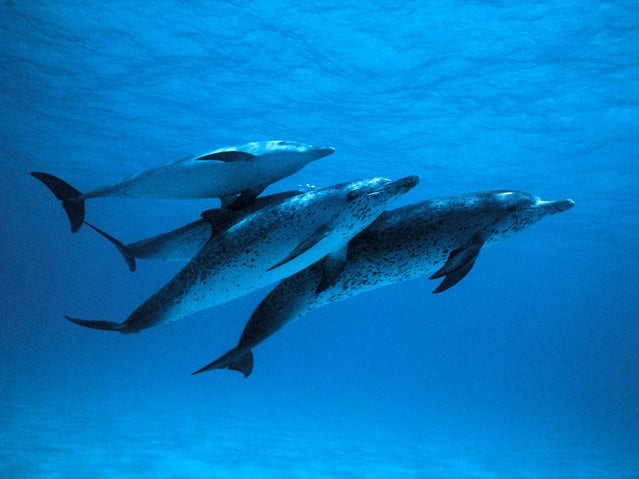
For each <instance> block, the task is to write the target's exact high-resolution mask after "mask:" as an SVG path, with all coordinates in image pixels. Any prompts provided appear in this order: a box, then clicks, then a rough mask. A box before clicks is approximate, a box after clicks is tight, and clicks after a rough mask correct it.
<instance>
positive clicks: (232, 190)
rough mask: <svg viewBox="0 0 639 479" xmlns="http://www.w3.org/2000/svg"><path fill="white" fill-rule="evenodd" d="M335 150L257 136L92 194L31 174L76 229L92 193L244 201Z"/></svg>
mask: <svg viewBox="0 0 639 479" xmlns="http://www.w3.org/2000/svg"><path fill="white" fill-rule="evenodd" d="M334 151H335V149H334V148H332V147H321V148H316V147H314V146H311V145H306V144H304V143H295V142H291V141H256V142H252V143H247V144H245V145H240V146H232V147H228V148H221V149H218V150H215V151H212V152H210V153H207V154H205V155H200V156H196V157H191V158H187V159H185V160H180V161H176V162H173V163H169V164H166V165H163V166H159V167H156V168H151V169H148V170H144V171H141V172H139V173H136V174H134V175H132V176H129V177H127V178H125V179H124V180H122V181H121V182H119V183H115V184H112V185H107V186H103V187H101V188H98V189H96V190H93V191H91V192H89V193H81V192H80V191H78V190H77V189H75V188H74V187H73V186H71V185H69V184H68V183H66V182H65V181H63V180H61V179H60V178H57V177H55V176H53V175H50V174H48V173H42V172H38V171H33V172H31V175H33V176H34V177H35V178H37V179H38V180H40V181H42V182H43V183H44V184H45V185H46V186H47V187H48V188H49V189H50V190H51V191H52V192H53V194H54V195H55V196H56V198H57V199H59V200H60V201H61V202H62V206H63V207H64V210H65V211H66V213H67V216H68V217H69V221H70V222H71V231H72V232H74V233H75V232H76V231H78V230H79V229H80V227H81V226H82V223H83V222H84V210H85V208H84V202H85V200H87V199H89V198H101V197H121V198H149V199H198V198H216V197H219V198H220V199H221V200H222V203H223V206H226V205H227V204H231V203H232V202H233V203H234V204H235V205H236V206H241V205H245V204H248V203H250V202H251V201H252V200H254V199H255V198H256V197H257V196H258V195H259V194H260V193H261V192H262V191H264V189H265V188H266V187H267V186H269V185H270V184H271V183H274V182H276V181H278V180H281V179H282V178H285V177H287V176H290V175H292V174H293V173H295V172H297V171H299V170H300V169H302V168H303V167H304V166H305V165H306V164H308V163H310V162H311V161H313V160H317V159H318V158H322V157H324V156H327V155H330V154H332V153H333V152H334ZM236 195H240V196H239V197H236Z"/></svg>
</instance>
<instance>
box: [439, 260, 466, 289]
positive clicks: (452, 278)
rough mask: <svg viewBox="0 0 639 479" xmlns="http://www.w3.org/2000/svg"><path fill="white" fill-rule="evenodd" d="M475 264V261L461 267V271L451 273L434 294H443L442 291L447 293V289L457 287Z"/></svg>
mask: <svg viewBox="0 0 639 479" xmlns="http://www.w3.org/2000/svg"><path fill="white" fill-rule="evenodd" d="M474 264H475V261H474V260H473V261H472V262H470V263H466V264H465V265H463V266H461V267H460V268H459V269H456V270H455V271H451V272H450V273H448V274H447V275H446V277H445V278H444V281H442V282H441V283H440V284H439V286H437V288H435V290H434V291H433V293H441V292H442V291H446V290H447V289H449V288H452V287H453V286H455V285H456V284H457V283H459V282H460V281H461V280H462V279H464V276H466V275H467V274H468V272H469V271H470V270H471V269H472V267H473V265H474Z"/></svg>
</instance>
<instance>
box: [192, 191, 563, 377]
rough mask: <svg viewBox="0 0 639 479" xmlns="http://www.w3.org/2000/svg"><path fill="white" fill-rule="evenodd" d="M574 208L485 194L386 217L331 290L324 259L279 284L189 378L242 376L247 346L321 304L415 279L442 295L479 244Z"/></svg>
mask: <svg viewBox="0 0 639 479" xmlns="http://www.w3.org/2000/svg"><path fill="white" fill-rule="evenodd" d="M573 206H574V202H573V201H572V200H569V199H566V200H561V201H542V200H541V199H539V198H538V197H537V196H534V195H531V194H528V193H522V192H517V191H490V192H482V193H473V194H467V195H461V196H453V197H449V198H439V199H434V200H428V201H424V202H421V203H418V204H414V205H410V206H405V207H403V208H399V209H396V210H393V211H388V212H385V213H384V214H382V215H381V216H380V217H379V218H378V219H377V220H375V222H374V223H372V224H371V225H370V226H369V227H368V228H366V229H365V230H363V231H362V232H361V233H360V234H358V235H357V236H356V237H354V238H353V239H352V240H351V241H350V242H349V244H348V251H347V253H346V258H345V265H343V267H342V268H341V272H340V274H339V276H338V277H337V278H336V279H335V280H334V281H333V282H332V283H331V285H330V287H328V288H324V289H323V290H321V291H320V290H318V286H319V285H320V284H321V282H322V270H323V269H324V267H325V266H324V264H323V263H324V261H326V260H323V261H320V262H318V263H315V264H313V265H312V266H309V267H308V268H306V269H304V270H302V271H300V272H299V273H297V274H295V275H293V276H291V277H289V278H287V279H285V280H283V281H282V282H281V283H280V284H279V285H278V286H277V287H276V288H275V289H274V290H273V291H272V292H271V293H270V294H269V295H268V296H266V298H265V299H264V300H263V301H262V302H261V303H260V305H259V306H258V307H257V309H256V310H255V312H254V313H253V315H252V316H251V318H250V319H249V321H248V323H247V325H246V327H245V328H244V332H243V333H242V336H241V339H240V341H239V344H238V345H237V346H236V347H235V348H234V349H232V350H231V351H229V352H228V353H226V354H225V355H223V356H222V357H221V358H219V359H217V360H216V361H213V362H212V363H210V364H209V365H207V366H205V367H203V368H201V369H199V370H198V371H196V372H194V373H193V374H198V373H202V372H204V371H209V370H212V369H225V368H226V369H231V370H236V371H240V372H241V373H242V374H244V377H248V376H249V374H251V371H252V369H253V353H252V348H254V347H255V346H256V345H258V344H259V343H261V342H262V341H264V340H265V339H266V338H268V337H269V336H270V335H272V334H273V333H275V332H276V331H278V330H279V329H281V328H282V327H284V326H285V325H287V324H288V323H290V322H292V321H294V320H296V319H299V318H301V317H303V316H304V315H306V314H308V313H309V312H310V311H312V310H314V309H316V308H319V307H321V306H323V305H325V304H327V303H333V302H336V301H342V300H344V299H347V298H349V297H351V296H355V295H358V294H361V293H364V292H366V291H370V290H372V289H376V288H379V287H382V286H386V285H389V284H393V283H398V282H401V281H406V280H409V279H414V278H420V277H422V276H428V277H429V278H430V279H441V278H443V280H442V282H441V283H440V284H439V286H437V288H436V289H435V290H434V291H433V292H434V293H441V292H442V291H445V290H447V289H448V288H451V287H452V286H454V285H456V284H457V283H458V282H459V281H461V280H462V279H463V278H464V277H465V276H466V275H467V274H468V272H469V271H470V270H471V268H472V267H473V265H474V264H475V261H476V260H477V256H478V255H479V252H480V250H481V249H482V247H484V246H485V245H488V244H491V243H495V242H497V241H501V240H502V239H505V238H508V237H510V236H512V235H513V234H515V233H517V232H518V231H521V230H523V229H524V228H527V227H528V226H530V225H532V224H534V223H536V222H537V221H539V220H541V219H542V218H544V217H545V216H548V215H552V214H555V213H560V212H562V211H566V210H568V209H570V208H572V207H573Z"/></svg>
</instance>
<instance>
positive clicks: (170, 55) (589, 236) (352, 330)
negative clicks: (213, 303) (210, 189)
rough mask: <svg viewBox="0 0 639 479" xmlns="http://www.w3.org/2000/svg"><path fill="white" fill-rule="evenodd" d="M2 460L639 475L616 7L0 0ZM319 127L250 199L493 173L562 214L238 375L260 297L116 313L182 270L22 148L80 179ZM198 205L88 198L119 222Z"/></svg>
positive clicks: (490, 183)
mask: <svg viewBox="0 0 639 479" xmlns="http://www.w3.org/2000/svg"><path fill="white" fill-rule="evenodd" d="M0 82H1V83H0V85H1V88H0V106H1V108H0V157H1V163H0V174H1V176H2V189H1V193H0V197H1V199H2V200H1V201H2V215H3V217H2V226H1V231H2V234H1V236H0V241H1V243H0V258H1V263H0V264H1V269H2V281H1V282H0V298H1V300H0V301H1V302H0V305H1V308H2V309H1V316H0V317H1V319H0V320H1V322H2V324H1V327H0V477H3V478H5V477H6V478H84V477H86V478H113V477H122V478H146V477H155V478H241V477H256V478H276V477H277V478H279V477H288V478H395V477H397V478H442V477H446V478H482V479H483V478H603V477H606V478H615V479H617V478H624V479H629V478H639V294H638V293H637V291H638V289H639V279H638V278H639V276H638V275H637V271H639V240H638V236H639V206H638V200H637V197H638V195H639V3H637V2H636V1H634V0H617V1H604V0H600V1H595V0H586V1H575V0H562V1H549V2H538V1H532V0H524V1H517V2H507V1H500V0H492V1H491V0H486V1H439V0H436V1H431V2H420V1H406V2H389V1H381V0H380V1H360V2H335V1H331V0H325V1H319V2H308V3H306V2H299V1H289V0H268V1H266V0H265V1H246V2H241V1H227V2H225V1H194V2H187V1H180V0H167V1H164V2H122V1H118V0H115V1H108V2H107V1H104V0H91V1H88V0H86V1H79V0H72V1H65V0H61V1H21V0H3V1H2V3H1V5H0ZM271 139H283V140H291V141H300V142H305V143H310V144H314V145H332V146H334V147H335V148H336V152H335V154H333V155H331V156H329V157H326V158H323V159H321V160H318V161H315V162H313V163H311V164H309V165H308V166H307V167H305V168H304V169H303V170H301V171H300V172H298V173H296V174H295V175H293V176H291V177H289V178H286V179H285V180H283V181H281V182H280V183H277V184H275V185H273V186H271V187H270V188H269V189H268V190H267V192H276V191H280V190H287V189H291V188H295V187H296V186H297V185H305V184H313V185H318V186H327V185H331V184H334V183H339V182H344V181H350V180H354V179H358V178H362V177H370V176H386V177H389V178H393V179H396V178H399V177H401V176H405V175H410V174H419V175H421V182H420V184H419V185H418V186H417V187H416V188H414V189H413V190H412V191H411V192H410V193H408V194H407V195H405V196H404V197H403V198H401V199H400V200H399V201H398V202H397V203H395V205H394V206H400V205H404V204H409V203H414V202H418V201H422V200H425V199H428V198H435V197H440V196H449V195H456V194H461V193H467V192H473V191H483V190H492V189H516V190H522V191H528V192H530V193H534V194H535V195H539V196H540V197H541V198H543V199H547V200H553V199H562V198H572V199H574V200H575V202H576V206H575V207H574V208H573V209H572V210H570V211H567V212H565V213H562V214H559V215H555V216H552V217H548V218H546V219H544V220H542V221H541V222H539V223H538V224H536V225H533V226H532V227H530V228H529V229H527V230H525V231H523V232H520V233H518V234H517V235H515V236H514V237H512V238H509V239H507V240H505V241H503V242H500V243H497V244H495V245H494V246H491V247H489V248H486V249H485V250H483V251H482V253H481V255H480V257H479V259H478V261H477V263H476V265H475V267H474V268H473V270H472V271H471V273H470V274H469V275H468V277H466V278H465V279H464V280H463V281H462V282H461V283H460V284H459V285H457V286H455V287H454V288H452V289H450V290H449V291H446V292H445V293H442V294H440V295H433V294H431V291H432V290H433V289H434V288H435V286H436V283H435V282H433V281H430V280H428V279H427V278H421V279H417V280H412V281H409V282H405V283H401V284H395V285H392V286H388V287H385V288H382V289H378V290H375V291H372V292H369V293H366V294H362V295H360V296H356V297H354V298H351V299H349V300H347V301H343V302H339V303H334V304H330V305H328V306H326V307H323V308H320V309H317V310H315V311H313V312H312V313H311V314H309V315H308V316H306V317H305V318H303V319H302V320H300V321H297V322H295V323H293V324H292V325H290V326H288V327H286V328H284V329H283V330H282V331H280V332H278V333H277V334H275V335H274V336H273V337H271V338H270V339H268V340H267V341H265V342H264V343H263V344H261V345H259V346H258V347H257V348H256V349H255V351H254V354H255V369H254V371H253V374H252V375H251V376H250V377H249V378H247V379H244V378H243V377H242V375H241V374H239V373H237V372H233V371H227V370H216V371H212V372H207V373H206V374H202V375H198V376H191V375H190V373H191V372H192V371H194V370H195V369H198V368H200V367H202V366H203V365H205V364H207V363H208V362H210V361H212V360H213V359H215V358H216V357H218V356H219V355H221V354H223V353H224V352H226V351H227V350H228V349H230V348H231V347H233V346H234V345H235V344H236V343H237V340H238V338H239V336H240V334H241V332H242V330H243V328H244V325H245V323H246V321H247V319H248V318H249V317H250V315H251V313H252V311H253V309H254V308H255V307H256V305H257V304H258V303H259V302H260V300H261V299H262V298H263V297H264V296H265V295H266V294H267V293H268V289H266V290H261V291H258V292H256V293H254V294H251V295H248V296H245V297H243V298H241V299H238V300H236V301H233V302H230V303H226V304H223V305H220V306H218V307H215V308H212V309H209V310H206V311H203V312H201V313H198V314H196V315H193V316H191V317H189V318H186V319H183V320H181V321H178V322H175V323H172V324H169V325H164V326H161V327H157V328H152V329H148V330H145V331H143V332H142V333H140V334H134V335H121V334H116V333H108V332H103V331H95V330H89V329H85V328H80V327H78V326H76V325H73V324H71V323H69V322H67V321H65V319H64V315H65V314H68V315H71V316H78V317H83V318H84V317H85V318H96V319H108V320H112V321H121V320H123V319H125V318H126V317H127V316H128V314H130V312H131V311H133V309H135V308H136V307H137V306H138V305H139V304H140V303H141V302H142V301H144V300H145V299H146V298H147V297H148V296H149V295H151V294H152V293H154V292H155V291H156V290H157V289H158V288H160V287H161V286H162V285H163V284H164V283H166V282H167V281H168V280H169V279H170V278H171V277H173V275H175V274H176V273H177V272H178V271H179V270H180V268H181V267H182V264H180V263H161V262H144V261H140V262H139V264H138V271H137V272H135V273H130V272H129V271H128V270H127V268H126V266H125V264H124V262H123V261H122V258H121V257H120V256H119V254H118V253H117V252H116V250H115V249H114V248H113V247H112V246H111V245H109V244H108V243H107V242H105V241H104V239H102V238H100V237H99V236H98V235H96V234H95V233H94V232H92V231H91V230H90V229H88V228H83V229H81V230H80V231H79V232H78V233H76V234H71V233H70V232H69V224H68V220H67V218H66V215H65V213H64V211H63V209H62V208H61V207H60V204H59V202H58V201H57V200H55V198H54V197H53V196H52V195H51V193H50V192H49V191H47V189H46V188H45V187H44V186H43V185H42V184H40V183H39V182H38V181H36V180H35V179H34V178H32V177H31V176H30V175H29V172H30V171H32V170H38V171H46V172H50V173H53V174H55V175H56V176H60V177H61V178H63V179H65V180H66V181H68V182H69V183H71V184H72V185H74V186H75V187H77V188H78V189H80V190H83V191H89V190H91V189H93V188H95V187H98V186H102V185H104V184H107V183H110V182H115V181H118V180H119V179H121V178H123V177H125V176H127V175H129V174H132V173H136V172H138V171H141V170H143V169H146V168H150V167H153V166H156V165H159V164H162V163H166V162H170V161H174V160H178V159H180V158H183V157H186V156H189V155H192V154H200V153H204V152H207V151H212V150H214V149H216V148H220V147H223V146H228V145H235V144H241V143H246V142H249V141H257V140H271ZM216 205H217V200H202V201H191V200H189V201H168V200H161V201H160V200H157V201H152V200H134V199H97V200H92V201H91V202H90V203H89V204H88V206H87V219H90V220H93V221H94V222H95V223H96V224H99V225H100V226H101V227H103V228H104V229H105V230H106V231H108V232H110V233H112V234H114V235H115V236H117V237H118V238H120V239H122V240H124V241H127V242H130V241H135V240H138V239H141V238H144V237H147V236H151V235H155V234H158V233H161V232H164V231H167V230H169V229H172V228H175V227H177V226H180V225H182V224H184V223H187V222H189V221H193V220H194V219H197V218H198V217H199V214H200V212H201V211H203V210H205V209H208V208H210V207H214V206H216Z"/></svg>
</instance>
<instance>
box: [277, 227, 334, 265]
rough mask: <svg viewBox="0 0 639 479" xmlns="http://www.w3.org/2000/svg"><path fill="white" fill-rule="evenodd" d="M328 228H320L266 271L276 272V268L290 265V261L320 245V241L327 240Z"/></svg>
mask: <svg viewBox="0 0 639 479" xmlns="http://www.w3.org/2000/svg"><path fill="white" fill-rule="evenodd" d="M328 232H329V230H328V228H327V227H326V225H322V226H320V227H319V228H318V229H317V230H316V231H315V233H313V234H312V235H311V236H309V237H308V238H307V239H305V240H304V241H302V242H301V243H300V244H298V245H297V246H296V247H295V249H293V251H291V253H290V254H289V255H288V256H287V257H286V258H284V259H283V260H282V261H280V262H278V263H276V264H274V265H273V266H271V267H270V268H269V269H267V270H266V271H271V270H274V269H275V268H279V267H280V266H282V265H284V264H286V263H288V262H289V261H292V260H294V259H295V258H297V257H298V256H300V255H302V254H304V253H306V252H307V251H308V250H309V249H311V248H312V247H313V246H315V245H316V244H317V243H319V242H320V241H322V240H323V239H324V238H326V236H327V235H328Z"/></svg>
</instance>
